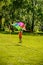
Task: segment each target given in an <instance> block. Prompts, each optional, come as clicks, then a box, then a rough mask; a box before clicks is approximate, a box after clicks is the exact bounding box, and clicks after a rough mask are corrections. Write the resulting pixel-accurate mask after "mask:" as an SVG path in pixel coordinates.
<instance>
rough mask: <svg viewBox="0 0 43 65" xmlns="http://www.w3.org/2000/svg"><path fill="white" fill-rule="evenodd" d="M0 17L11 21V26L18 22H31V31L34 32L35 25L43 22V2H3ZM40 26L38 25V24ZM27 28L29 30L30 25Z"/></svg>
mask: <svg viewBox="0 0 43 65" xmlns="http://www.w3.org/2000/svg"><path fill="white" fill-rule="evenodd" d="M0 5H1V6H0V15H2V17H4V18H5V21H6V18H7V20H8V21H10V24H12V23H14V22H18V21H23V22H24V23H26V24H27V22H29V24H30V27H31V28H30V29H31V30H32V31H34V25H35V24H36V23H37V21H38V22H40V23H42V21H43V0H1V1H0ZM37 24H38V23H37ZM27 28H28V29H29V27H28V25H27Z"/></svg>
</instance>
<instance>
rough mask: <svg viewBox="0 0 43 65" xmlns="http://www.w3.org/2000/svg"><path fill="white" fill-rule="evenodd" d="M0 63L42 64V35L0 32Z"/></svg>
mask: <svg viewBox="0 0 43 65" xmlns="http://www.w3.org/2000/svg"><path fill="white" fill-rule="evenodd" d="M0 65H43V36H40V35H23V39H22V43H19V39H18V35H15V34H2V33H0Z"/></svg>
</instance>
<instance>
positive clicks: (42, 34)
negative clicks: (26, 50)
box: [0, 31, 43, 36]
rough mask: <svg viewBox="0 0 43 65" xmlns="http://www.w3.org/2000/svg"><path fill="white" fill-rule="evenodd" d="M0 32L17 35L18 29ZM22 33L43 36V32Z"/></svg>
mask: <svg viewBox="0 0 43 65" xmlns="http://www.w3.org/2000/svg"><path fill="white" fill-rule="evenodd" d="M0 33H2V34H11V35H17V34H18V31H15V32H8V31H0ZM23 35H33V36H35V35H36V36H37V35H40V36H43V32H38V33H36V32H33V33H32V32H23Z"/></svg>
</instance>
